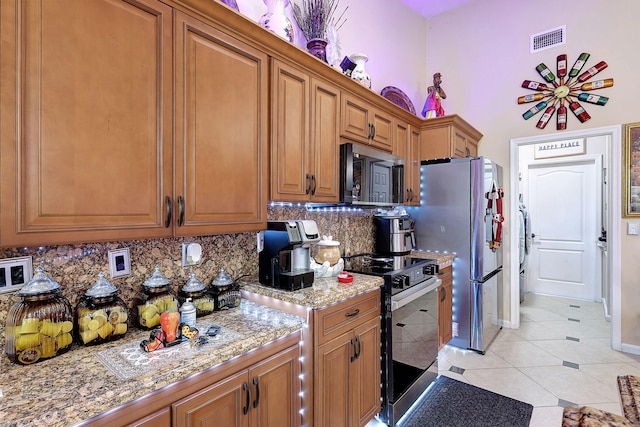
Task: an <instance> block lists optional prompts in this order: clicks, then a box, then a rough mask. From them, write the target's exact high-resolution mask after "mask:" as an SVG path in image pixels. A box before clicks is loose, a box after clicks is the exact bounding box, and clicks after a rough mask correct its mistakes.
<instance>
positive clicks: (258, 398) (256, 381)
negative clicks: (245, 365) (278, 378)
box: [253, 377, 260, 408]
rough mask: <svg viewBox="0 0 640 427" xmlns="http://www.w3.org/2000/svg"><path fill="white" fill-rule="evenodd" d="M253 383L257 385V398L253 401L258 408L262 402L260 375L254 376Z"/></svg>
mask: <svg viewBox="0 0 640 427" xmlns="http://www.w3.org/2000/svg"><path fill="white" fill-rule="evenodd" d="M253 385H254V386H256V400H254V401H253V407H254V408H257V407H258V403H259V402H260V380H259V379H258V377H253Z"/></svg>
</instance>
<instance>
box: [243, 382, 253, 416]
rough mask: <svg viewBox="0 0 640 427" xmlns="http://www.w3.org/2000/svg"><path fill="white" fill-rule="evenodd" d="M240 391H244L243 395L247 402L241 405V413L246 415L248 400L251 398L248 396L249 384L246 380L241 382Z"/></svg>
mask: <svg viewBox="0 0 640 427" xmlns="http://www.w3.org/2000/svg"><path fill="white" fill-rule="evenodd" d="M242 391H244V396H245V398H246V402H247V404H246V405H244V406H243V407H242V413H243V414H244V415H247V413H248V412H249V400H250V399H251V398H250V397H249V384H247V382H246V381H245V382H243V383H242Z"/></svg>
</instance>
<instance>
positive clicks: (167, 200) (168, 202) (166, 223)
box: [164, 196, 171, 228]
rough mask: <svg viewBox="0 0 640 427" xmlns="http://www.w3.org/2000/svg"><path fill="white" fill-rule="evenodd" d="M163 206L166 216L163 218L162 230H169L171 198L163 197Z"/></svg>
mask: <svg viewBox="0 0 640 427" xmlns="http://www.w3.org/2000/svg"><path fill="white" fill-rule="evenodd" d="M164 204H165V206H166V207H167V216H166V217H165V218H164V228H169V226H170V225H171V197H169V196H167V197H165V198H164Z"/></svg>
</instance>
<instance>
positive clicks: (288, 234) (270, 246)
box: [259, 220, 320, 291]
mask: <svg viewBox="0 0 640 427" xmlns="http://www.w3.org/2000/svg"><path fill="white" fill-rule="evenodd" d="M318 241H320V233H319V232H318V225H317V224H316V222H315V221H311V220H295V221H267V229H266V230H265V231H264V248H263V250H262V251H261V252H260V255H259V258H260V259H259V261H260V265H259V280H260V283H262V284H263V285H266V286H271V287H273V288H278V289H285V290H288V291H295V290H298V289H303V288H308V287H310V286H312V285H313V278H314V274H313V270H312V269H311V262H310V261H311V255H310V253H309V252H310V247H311V244H312V243H315V242H318Z"/></svg>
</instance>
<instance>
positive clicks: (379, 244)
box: [373, 215, 416, 255]
mask: <svg viewBox="0 0 640 427" xmlns="http://www.w3.org/2000/svg"><path fill="white" fill-rule="evenodd" d="M373 223H374V226H375V230H376V240H375V251H376V253H377V254H379V255H408V254H409V252H411V250H412V249H413V248H414V247H415V246H416V239H415V236H414V234H413V225H414V221H413V220H412V219H410V218H409V217H408V216H387V215H376V216H374V217H373Z"/></svg>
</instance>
